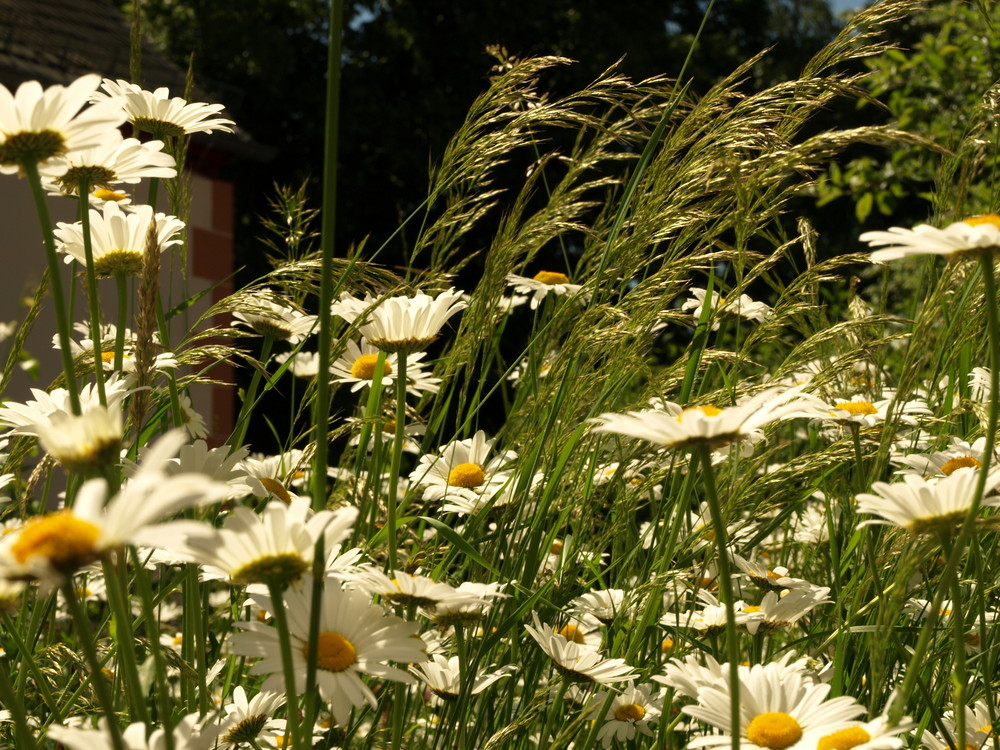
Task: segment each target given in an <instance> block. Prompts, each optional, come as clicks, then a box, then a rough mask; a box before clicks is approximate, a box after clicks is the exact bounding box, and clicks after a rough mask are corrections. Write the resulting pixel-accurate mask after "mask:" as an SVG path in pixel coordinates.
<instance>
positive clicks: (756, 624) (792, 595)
mask: <svg viewBox="0 0 1000 750" xmlns="http://www.w3.org/2000/svg"><path fill="white" fill-rule="evenodd" d="M821 604H830V589H828V588H824V587H810V588H796V589H792V590H790V591H785V592H782V593H781V594H779V593H778V592H776V591H768V592H767V593H766V594H764V598H763V599H762V600H761V603H760V605H759V606H751V607H747V606H744V607H743V612H745V613H750V614H758V615H760V618H759V619H753V620H750V621H748V622H747V623H745V625H744V627H746V629H747V632H749V633H750V635H756V634H757V633H763V634H765V635H766V634H769V633H774V632H776V631H779V630H784V629H785V628H787V627H789V626H791V625H793V624H795V623H796V622H798V621H799V620H800V619H802V618H803V617H804V616H805V615H807V614H808V613H809V612H811V611H812V610H813V609H815V608H816V607H818V606H819V605H821Z"/></svg>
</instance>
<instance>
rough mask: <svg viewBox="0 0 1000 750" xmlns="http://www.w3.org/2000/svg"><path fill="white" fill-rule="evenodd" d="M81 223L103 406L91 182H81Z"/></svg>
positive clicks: (94, 348)
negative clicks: (91, 215) (92, 232)
mask: <svg viewBox="0 0 1000 750" xmlns="http://www.w3.org/2000/svg"><path fill="white" fill-rule="evenodd" d="M78 188H79V191H80V223H81V224H82V225H83V255H84V258H85V259H86V261H87V263H86V269H85V270H86V274H87V302H88V303H89V306H90V340H91V341H93V350H94V378H95V379H96V380H97V396H98V398H99V399H100V400H101V406H107V405H108V397H107V395H106V394H105V392H104V360H103V359H102V358H101V353H102V352H101V347H102V345H103V342H102V340H101V304H100V300H98V297H97V274H96V273H94V238H93V237H91V235H90V201H89V200H88V196H89V195H90V181H89V180H87V178H83V179H81V180H80V184H79V186H78Z"/></svg>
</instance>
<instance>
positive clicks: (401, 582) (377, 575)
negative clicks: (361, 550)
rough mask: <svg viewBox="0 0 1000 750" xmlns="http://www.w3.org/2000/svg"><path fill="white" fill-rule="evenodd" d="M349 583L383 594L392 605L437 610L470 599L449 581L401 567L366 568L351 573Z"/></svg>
mask: <svg viewBox="0 0 1000 750" xmlns="http://www.w3.org/2000/svg"><path fill="white" fill-rule="evenodd" d="M347 585H348V586H351V587H353V588H360V589H362V590H364V591H367V592H368V593H369V594H373V595H377V596H380V597H381V598H382V599H384V600H385V601H387V602H391V603H393V604H402V605H404V606H407V607H423V608H425V609H427V610H430V611H434V609H435V608H436V607H437V606H438V605H439V604H441V605H451V606H454V605H458V604H465V603H467V602H468V601H469V594H468V593H461V592H459V591H458V590H457V589H455V588H453V587H452V586H449V585H448V584H447V583H439V582H437V581H433V580H431V579H430V578H427V577H425V576H420V575H411V574H410V573H406V572H403V571H401V570H396V571H392V572H391V574H390V575H386V574H385V573H383V572H382V571H381V570H378V569H376V568H372V567H365V568H362V569H360V570H358V571H357V572H356V573H355V574H354V575H352V576H350V577H349V578H348V580H347Z"/></svg>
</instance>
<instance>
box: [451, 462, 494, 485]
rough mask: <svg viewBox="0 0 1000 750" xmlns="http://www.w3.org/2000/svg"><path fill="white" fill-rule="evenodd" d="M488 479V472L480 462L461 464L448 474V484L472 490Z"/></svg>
mask: <svg viewBox="0 0 1000 750" xmlns="http://www.w3.org/2000/svg"><path fill="white" fill-rule="evenodd" d="M485 481H486V472H484V471H483V467H482V466H480V465H479V464H459V465H458V466H456V467H455V468H454V469H452V470H451V472H449V474H448V484H449V485H450V486H452V487H465V488H466V489H469V490H472V489H475V488H476V487H479V486H480V485H481V484H482V483H483V482H485Z"/></svg>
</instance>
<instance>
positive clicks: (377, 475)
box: [354, 352, 385, 538]
mask: <svg viewBox="0 0 1000 750" xmlns="http://www.w3.org/2000/svg"><path fill="white" fill-rule="evenodd" d="M384 378H385V352H379V353H378V359H377V360H376V361H375V372H374V373H372V384H371V388H369V390H368V401H367V403H366V404H365V411H364V415H363V416H364V421H363V422H362V426H361V435H360V438H359V440H358V452H357V454H356V455H355V457H354V475H355V476H357V477H359V476H361V472H362V469H363V466H364V462H365V459H366V457H367V455H368V442H369V441H370V440H371V437H372V423H371V420H372V419H374V418H375V417H376V415H378V414H380V413H381V409H382V382H383V379H384ZM377 440H378V438H376V441H377ZM376 445H378V443H377V442H376ZM372 457H373V459H375V458H379V453H378V452H377V451H373V456H372ZM368 469H369V470H368V486H369V487H371V488H373V489H372V497H378V496H379V495H380V494H381V493H380V492H379V490H378V489H377V488H378V486H379V483H380V482H381V481H382V467H381V465H380V464H379V465H372V466H369V467H368ZM360 489H361V488H360V486H358V487H356V489H355V497H354V500H355V504H356V505H358V509H359V510H360V511H361V512H360V513H359V517H360V518H361V519H364V520H365V521H366V526H367V529H366V530H365V533H363V534H361V536H362V538H366V537H369V536H372V535H373V534H374V533H375V524H376V523H377V521H378V503H372V505H371V513H370V514H368V513H366V512H365V509H364V508H362V507H361V503H360V502H359V500H360V498H359V497H358V495H357V493H358V492H359V491H360Z"/></svg>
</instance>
